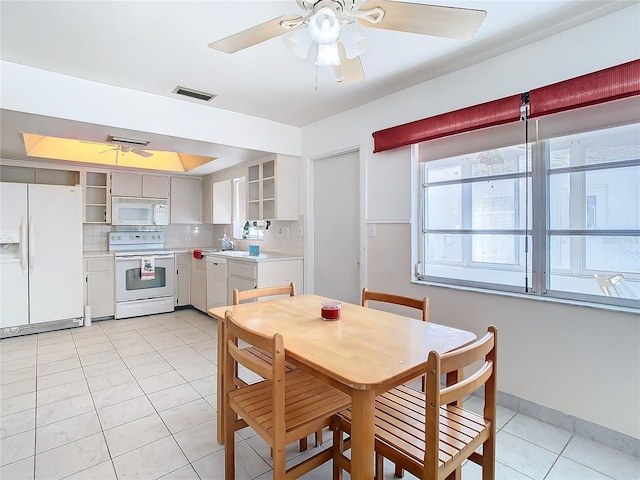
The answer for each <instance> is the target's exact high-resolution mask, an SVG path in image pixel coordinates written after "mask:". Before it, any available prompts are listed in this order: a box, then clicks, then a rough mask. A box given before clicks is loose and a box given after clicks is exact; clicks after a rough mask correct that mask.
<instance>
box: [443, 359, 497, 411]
mask: <svg viewBox="0 0 640 480" xmlns="http://www.w3.org/2000/svg"><path fill="white" fill-rule="evenodd" d="M492 373H493V362H485V364H484V365H483V366H482V368H480V370H478V371H477V372H476V373H474V374H473V375H471V376H470V377H467V378H465V379H464V380H462V381H460V382H458V383H456V384H454V385H451V386H450V387H446V388H443V389H442V390H440V403H441V404H442V405H445V404H449V403H452V402H455V401H456V400H460V399H462V398H464V397H466V396H467V395H470V394H471V393H473V392H475V391H476V390H478V389H479V388H480V387H481V386H483V385H484V384H485V383H487V380H488V379H489V377H490V376H491V374H492Z"/></svg>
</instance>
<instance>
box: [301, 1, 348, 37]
mask: <svg viewBox="0 0 640 480" xmlns="http://www.w3.org/2000/svg"><path fill="white" fill-rule="evenodd" d="M308 25H309V35H310V36H311V38H312V39H313V41H314V42H316V43H318V44H330V43H334V42H335V41H336V40H338V37H339V36H340V30H341V29H342V24H341V23H340V20H339V19H338V17H337V16H336V13H335V12H334V11H333V10H332V9H331V8H329V7H322V8H321V9H320V10H318V11H317V12H316V13H315V14H314V15H312V16H311V18H309V22H308Z"/></svg>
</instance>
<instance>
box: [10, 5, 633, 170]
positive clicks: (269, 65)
mask: <svg viewBox="0 0 640 480" xmlns="http://www.w3.org/2000/svg"><path fill="white" fill-rule="evenodd" d="M420 3H430V4H437V5H449V6H456V7H466V8H476V9H483V10H486V11H487V18H486V20H485V21H484V23H483V24H482V25H481V27H480V29H479V31H478V32H477V34H476V35H475V37H474V38H473V39H471V40H466V41H461V40H450V39H441V38H435V37H428V36H421V35H415V34H409V33H398V32H391V31H387V30H381V29H373V28H370V29H364V30H365V31H366V33H367V34H368V35H369V36H370V38H371V45H370V47H369V49H368V50H367V51H365V52H364V54H363V55H362V56H361V59H362V63H363V65H364V71H365V75H366V78H365V80H364V81H361V82H357V83H354V84H350V85H339V84H337V83H336V81H335V77H334V74H333V72H332V70H330V69H329V68H324V67H319V68H318V71H317V83H318V87H317V89H316V87H315V83H316V67H315V65H314V64H313V59H312V58H308V59H307V60H302V59H300V58H298V57H296V56H295V55H294V54H293V53H291V52H290V51H289V50H288V49H287V47H286V46H285V44H284V41H283V37H277V38H274V39H272V40H269V41H267V42H264V43H262V44H258V45H256V46H253V47H250V48H248V49H245V50H242V51H240V52H237V53H235V54H232V55H227V54H225V53H221V52H218V51H215V50H212V49H210V48H208V47H207V45H208V44H209V43H210V42H212V41H214V40H218V39H220V38H223V37H225V36H227V35H230V34H233V33H236V32H238V31H241V30H244V29H246V28H249V27H252V26H254V25H256V24H259V23H262V22H265V21H267V20H270V19H272V18H275V17H277V16H280V15H283V14H296V15H298V14H300V15H304V14H305V12H304V11H303V10H302V9H300V8H299V7H298V5H297V3H296V2H295V1H294V0H281V1H268V0H263V1H250V0H234V1H186V0H185V1H88V0H82V1H68V0H64V1H57V0H51V1H33V0H21V1H10V0H1V2H0V32H1V37H0V40H1V43H0V57H1V58H2V60H6V61H9V62H13V63H18V64H23V65H27V66H31V67H36V68H40V69H44V70H49V71H52V72H57V73H61V74H65V75H71V76H74V77H79V78H83V79H87V80H92V81H96V82H100V83H105V84H110V85H115V86H120V87H124V88H128V89H133V90H139V91H144V92H149V93H153V94H157V95H164V96H168V97H174V98H181V99H182V98H184V97H178V96H176V95H175V94H173V93H171V92H172V91H173V89H174V88H175V87H176V86H178V85H180V86H184V87H189V88H193V89H196V90H202V91H207V92H211V93H214V94H216V95H217V97H216V98H215V99H213V100H212V101H211V102H209V105H211V107H216V108H220V109H224V110H231V111H235V112H239V113H244V114H248V115H252V116H256V117H261V118H265V119H270V120H274V121H277V122H280V123H285V124H288V125H293V126H298V127H302V126H305V125H308V124H310V123H313V122H315V121H318V120H320V119H323V118H327V117H330V116H332V115H335V114H338V113H340V112H342V111H346V110H349V109H351V108H354V107H356V106H358V105H362V104H365V103H368V102H370V101H372V100H375V99H377V98H379V97H383V96H386V95H389V94H392V93H394V92H396V91H399V90H402V89H405V88H408V87H410V86H412V85H416V84H418V83H422V82H424V81H427V80H429V79H431V78H434V77H437V76H439V75H442V74H444V73H448V72H450V71H453V70H456V69H459V68H462V67H464V66H468V65H471V64H473V63H476V62H479V61H481V60H483V59H486V58H489V57H491V56H494V55H497V54H500V53H503V52H506V51H509V50H512V49H515V48H518V47H520V46H522V45H524V44H526V43H530V42H533V41H536V40H538V39H540V38H543V37H547V36H549V35H552V34H554V33H557V32H560V31H562V30H565V29H568V28H571V27H573V26H576V25H578V24H581V23H584V22H586V21H589V20H592V19H594V18H597V17H600V16H603V15H606V14H608V13H611V12H613V11H615V10H618V9H620V8H624V7H626V6H629V3H628V2H623V1H591V0H589V1H567V0H552V1H542V0H540V1H539V0H533V1H530V0H518V1H516V0H512V1H492V0H484V1H480V0H478V1H473V0H470V1H464V0H462V1H461V0H451V1H440V0H431V1H427V2H425V1H423V0H421V1H420ZM310 57H311V56H310ZM496 80H497V81H499V73H497V74H496ZM184 101H195V102H197V103H202V102H199V101H196V100H189V99H185V100H184ZM19 120H20V115H9V114H8V112H6V111H3V118H2V129H3V131H2V134H3V137H4V138H5V139H6V138H7V135H11V134H12V133H13V130H15V129H17V128H19V123H20V122H19ZM22 120H24V119H22ZM39 121H41V122H43V127H42V128H46V129H47V130H48V132H37V131H35V132H33V133H48V134H50V135H55V131H56V129H57V128H58V127H57V122H56V121H55V119H39ZM36 125H37V122H36ZM77 127H78V128H79V129H80V130H83V129H84V130H86V131H87V136H91V135H90V133H91V131H93V132H94V134H95V129H96V128H99V127H100V126H92V125H88V124H84V125H82V126H80V125H78V126H77ZM69 128H73V125H70V124H69V122H66V124H65V123H64V122H61V123H60V127H59V128H58V129H59V130H65V129H67V130H68V129H69ZM32 130H33V129H32ZM112 130H113V129H111V131H109V132H107V133H108V134H114V133H115V134H125V133H128V134H129V136H135V132H120V133H118V132H113V131H112ZM107 133H105V132H100V136H106V134H107ZM61 136H62V135H61ZM94 137H95V135H94ZM3 143H4V142H3ZM164 143H165V144H167V145H168V146H169V148H174V147H175V150H178V147H181V148H183V150H182V151H185V153H193V154H204V153H202V152H203V151H204V150H208V151H211V150H215V148H214V147H213V146H210V147H209V148H204V147H203V146H202V145H193V146H191V147H190V146H189V145H184V142H182V143H181V142H180V139H174V138H170V137H167V138H165V139H164ZM184 148H187V149H189V148H190V149H191V150H190V151H188V150H184ZM216 148H222V147H220V146H216ZM259 153H260V152H245V153H244V154H243V155H244V156H242V155H241V156H240V157H241V158H243V159H249V158H251V157H255V156H256V155H258V154H259ZM2 154H3V156H6V154H7V151H6V150H5V149H4V147H3V150H2ZM13 155H14V158H15V152H14V153H13ZM218 169H219V168H218Z"/></svg>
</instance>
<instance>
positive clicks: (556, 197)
mask: <svg viewBox="0 0 640 480" xmlns="http://www.w3.org/2000/svg"><path fill="white" fill-rule="evenodd" d="M573 175H575V174H573ZM570 197H571V174H569V173H561V174H554V175H551V176H549V227H550V228H551V229H552V230H560V229H562V230H567V229H569V228H572V227H571V219H570V213H569V212H570V211H569V205H570ZM580 217H581V216H580V215H579V214H577V215H575V216H574V221H577V222H579V221H580ZM573 228H577V229H579V228H581V226H580V224H579V223H576V225H574V227H573Z"/></svg>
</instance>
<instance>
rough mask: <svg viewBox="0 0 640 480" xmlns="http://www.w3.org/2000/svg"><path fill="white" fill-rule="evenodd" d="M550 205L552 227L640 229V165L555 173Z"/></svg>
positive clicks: (550, 186) (550, 223) (551, 177)
mask: <svg viewBox="0 0 640 480" xmlns="http://www.w3.org/2000/svg"><path fill="white" fill-rule="evenodd" d="M581 192H583V193H582V194H581ZM549 205H550V208H549V218H550V222H549V225H550V227H551V229H581V230H582V229H584V230H597V229H601V230H602V229H609V230H612V229H623V230H633V229H638V228H640V166H630V167H623V168H609V169H604V170H592V171H587V172H575V173H562V174H552V175H550V177H549Z"/></svg>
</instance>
